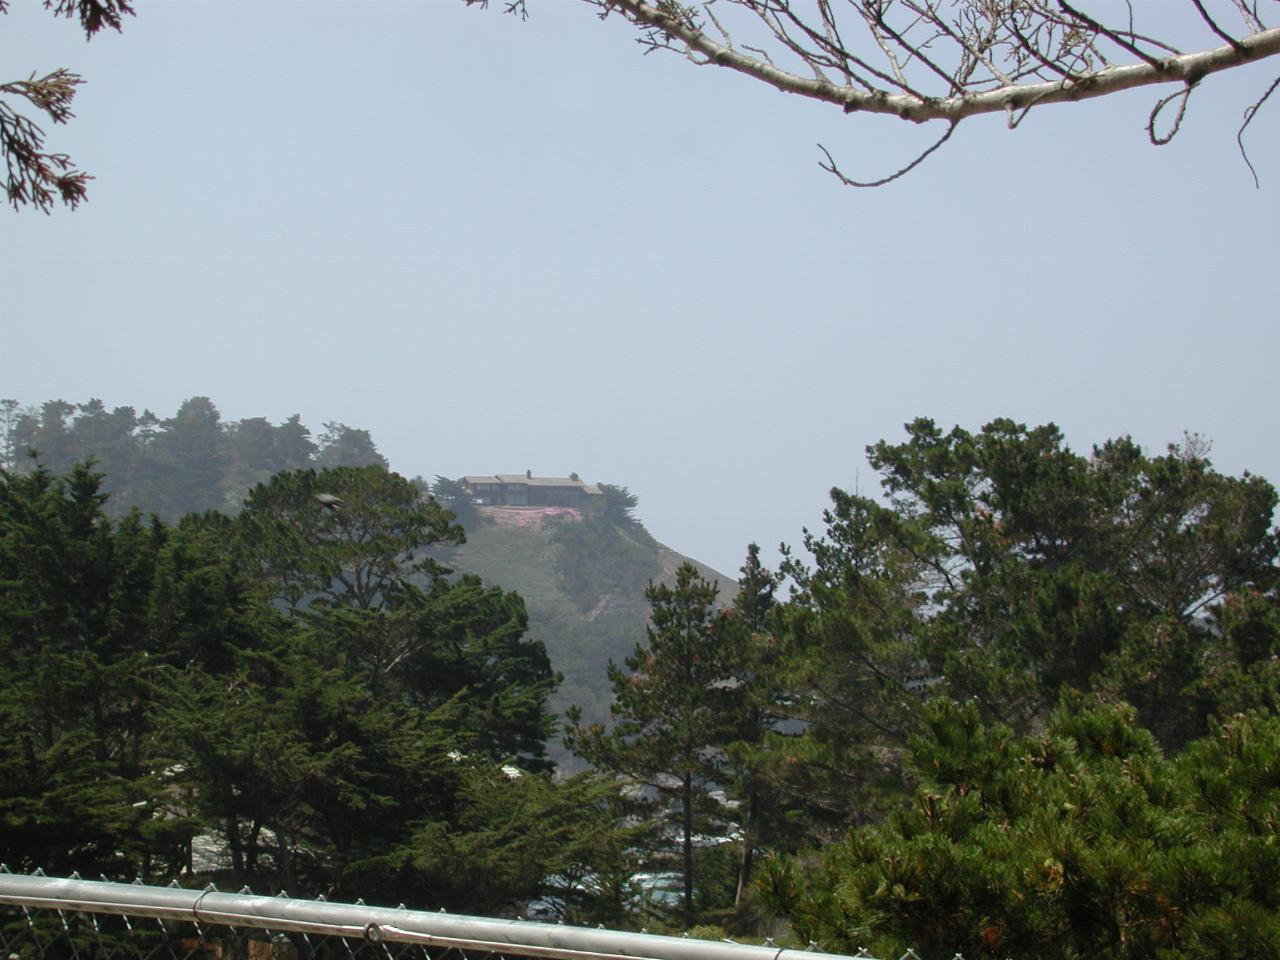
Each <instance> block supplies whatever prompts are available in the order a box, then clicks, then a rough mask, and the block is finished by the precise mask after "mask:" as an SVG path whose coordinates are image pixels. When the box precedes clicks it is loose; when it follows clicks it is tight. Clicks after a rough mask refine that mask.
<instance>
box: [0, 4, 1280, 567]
mask: <svg viewBox="0 0 1280 960" xmlns="http://www.w3.org/2000/svg"><path fill="white" fill-rule="evenodd" d="M496 6H500V4H499V5H496ZM13 8H14V9H13V10H12V12H11V13H10V14H9V16H8V17H6V18H3V19H0V65H2V66H0V72H3V74H4V76H5V78H6V79H11V78H14V77H18V76H26V75H27V74H28V73H30V72H31V71H32V70H38V71H41V72H44V71H47V70H49V69H52V68H53V67H55V66H67V67H69V68H72V69H75V70H77V71H79V72H81V73H82V74H84V75H85V77H86V78H87V79H88V81H89V82H88V84H87V85H86V86H85V87H84V88H83V90H82V93H81V94H80V96H79V98H78V100H77V104H76V112H77V114H78V116H77V117H76V119H75V120H74V121H73V122H72V124H71V125H70V126H68V127H61V128H57V129H56V130H51V131H50V144H51V145H52V146H54V147H56V148H58V149H63V150H66V151H67V152H69V153H71V154H72V156H74V157H75V158H76V160H77V161H78V162H79V163H80V164H81V165H82V166H83V167H84V168H85V169H87V170H89V171H90V172H91V173H93V174H94V175H95V176H96V177H97V179H96V180H95V181H94V182H93V184H92V192H91V200H90V202H89V203H88V204H87V205H86V206H84V207H82V208H81V209H80V210H79V211H77V212H75V213H71V212H68V211H62V210H60V211H58V212H56V213H54V214H53V215H52V216H48V217H46V216H43V215H40V214H38V213H32V212H26V213H23V214H13V213H12V212H9V211H6V212H4V213H3V214H0V244H2V247H3V253H2V256H0V272H2V276H0V283H2V293H0V296H2V298H3V299H2V301H0V303H2V308H3V315H2V322H3V331H2V333H3V336H2V337H0V396H5V397H15V398H17V399H19V400H21V401H22V402H24V403H38V402H41V401H43V400H47V399H52V398H58V397H60V398H64V399H67V400H69V401H72V402H82V401H84V400H87V399H89V398H90V397H100V398H101V399H102V400H103V401H104V402H105V403H106V404H107V406H108V407H112V406H119V405H131V406H134V407H137V408H138V409H139V410H141V409H142V408H144V407H148V408H151V409H152V410H154V411H156V412H157V413H158V414H160V415H161V416H167V415H170V414H172V413H173V411H174V410H175V409H176V408H177V406H178V405H179V403H180V402H181V401H182V400H183V399H184V398H186V397H189V396H192V395H197V394H203V395H207V396H209V397H211V398H212V399H213V400H214V402H215V403H216V404H217V405H218V407H219V409H220V410H221V411H222V415H223V417H224V419H229V420H231V419H240V418H242V417H251V416H266V417H269V418H271V419H272V420H273V421H280V420H283V419H284V418H286V417H287V416H289V415H290V414H293V413H300V414H301V415H302V418H303V421H304V422H305V423H307V424H308V425H309V426H311V428H312V429H313V431H314V432H316V433H319V432H320V429H321V423H322V422H323V421H326V420H341V421H343V422H345V423H348V424H350V425H352V426H358V427H363V428H367V429H369V430H370V431H371V432H372V433H373V436H374V438H375V440H376V441H377V443H378V445H379V447H380V449H381V450H382V451H383V452H384V453H385V455H386V456H387V457H388V458H389V459H390V461H391V463H392V465H393V467H394V468H395V469H397V470H398V471H400V472H402V473H405V474H407V475H410V476H412V475H414V474H419V473H420V474H424V475H428V476H430V475H433V474H437V473H439V474H446V475H449V476H458V475H461V474H464V473H492V472H515V471H523V470H525V469H526V468H531V469H532V470H534V472H535V473H543V474H567V473H569V472H570V471H577V472H578V473H580V474H581V475H582V476H583V477H584V478H585V479H589V480H598V481H607V482H613V483H619V484H625V485H627V486H629V487H630V488H631V489H632V491H633V492H634V493H636V494H637V495H638V496H639V498H640V510H639V513H640V515H641V517H642V518H643V519H644V521H645V522H646V524H647V525H648V526H649V528H650V530H651V531H652V532H653V533H654V534H655V535H656V536H657V537H658V538H659V539H661V540H663V541H664V542H666V543H668V544H670V545H671V546H673V547H675V548H676V549H678V550H681V551H683V552H685V553H688V554H691V555H694V556H696V557H698V558H699V559H701V560H704V561H706V562H709V563H711V564H712V565H713V566H716V567H718V568H719V569H721V570H723V571H725V572H729V573H733V572H735V571H736V569H737V567H738V565H739V564H740V562H741V559H742V556H743V554H744V553H745V547H746V544H747V543H748V542H749V541H751V540H757V541H759V542H760V543H761V544H763V545H765V546H766V547H767V548H770V550H769V553H770V555H771V556H772V555H773V554H772V548H773V547H774V546H776V544H777V543H778V542H779V541H780V540H786V541H788V542H793V543H794V542H798V541H799V539H800V535H801V534H800V531H801V528H802V527H804V526H806V525H807V526H810V527H813V526H817V525H819V524H820V514H821V511H822V509H823V507H824V505H825V503H826V492H827V490H828V489H829V488H830V487H832V486H833V485H838V486H845V487H852V486H853V485H854V484H855V483H856V482H858V481H859V478H860V481H861V484H862V486H863V488H864V489H865V488H866V487H868V486H869V485H872V484H873V483H874V478H873V476H872V475H871V474H870V472H869V470H868V468H867V467H866V464H865V454H864V448H865V446H866V445H867V444H868V443H872V442H874V441H876V440H878V439H880V438H891V439H896V438H900V437H901V436H902V424H903V423H904V422H905V421H907V420H910V419H912V418H914V417H916V416H920V415H925V416H931V417H933V418H935V419H936V420H938V421H939V422H940V423H942V424H944V425H945V426H947V427H950V426H951V425H953V424H957V423H958V424H961V425H963V426H966V427H969V428H973V429H976V428H978V427H979V426H981V425H982V424H983V423H985V422H987V421H989V420H990V419H992V418H994V417H997V416H1010V417H1014V418H1016V419H1019V420H1022V421H1025V422H1028V423H1042V422H1046V421H1050V420H1052V421H1054V422H1056V423H1058V424H1059V425H1060V426H1062V428H1063V429H1064V430H1065V431H1066V434H1067V436H1068V438H1069V440H1070V442H1071V443H1072V444H1073V445H1074V446H1076V447H1078V448H1083V449H1087V448H1088V447H1089V445H1091V444H1092V443H1094V442H1100V441H1102V440H1104V439H1106V438H1109V437H1113V436H1117V435H1120V434H1124V433H1129V434H1132V435H1133V436H1134V437H1135V438H1136V439H1137V440H1139V441H1140V442H1142V443H1143V444H1146V445H1150V446H1152V447H1155V448H1157V449H1159V448H1162V447H1163V446H1164V444H1165V443H1167V442H1169V441H1176V440H1179V439H1180V438H1181V436H1182V434H1183V432H1184V431H1196V432H1199V433H1201V434H1203V435H1205V436H1207V437H1209V438H1210V439H1212V441H1213V444H1214V447H1213V457H1214V460H1215V462H1216V463H1217V464H1218V466H1219V467H1220V468H1222V469H1224V470H1227V471H1230V472H1233V473H1237V472H1240V471H1242V470H1244V469H1250V470H1252V471H1253V472H1255V473H1260V474H1262V475H1264V476H1266V477H1268V478H1269V479H1271V480H1272V481H1273V482H1280V428H1278V426H1277V410H1278V409H1280V403H1278V402H1277V392H1278V391H1277V386H1276V375H1277V366H1278V364H1277V361H1278V358H1280V333H1278V332H1277V331H1278V329H1280V327H1278V324H1277V319H1280V306H1278V303H1277V295H1276V293H1275V288H1274V287H1273V286H1272V285H1271V284H1272V282H1273V281H1274V280H1275V277H1276V274H1277V273H1278V272H1280V249H1278V247H1280V244H1278V243H1277V223H1278V222H1280V217H1278V214H1280V102H1277V103H1273V104H1271V105H1270V107H1269V108H1267V109H1266V110H1264V112H1263V113H1262V114H1260V115H1259V117H1258V119H1257V121H1256V122H1255V124H1254V126H1253V127H1252V128H1251V133H1250V137H1251V140H1250V144H1251V154H1252V156H1253V158H1254V162H1255V165H1256V166H1257V167H1258V169H1259V173H1260V175H1261V177H1262V189H1261V190H1260V191H1259V190H1255V189H1254V185H1253V181H1252V179H1251V177H1250V176H1249V174H1248V172H1247V170H1246V169H1245V167H1244V165H1243V163H1242V162H1241V160H1240V157H1239V155H1238V153H1237V151H1236V146H1235V130H1236V127H1237V126H1238V124H1239V120H1240V114H1241V112H1242V111H1243V110H1244V108H1245V107H1246V106H1247V105H1248V104H1249V103H1251V102H1252V101H1253V100H1254V99H1256V97H1257V96H1258V95H1259V94H1260V93H1261V92H1262V91H1263V90H1264V89H1265V88H1266V85H1267V84H1268V83H1269V82H1270V81H1271V80H1272V79H1273V78H1274V77H1275V75H1276V73H1277V72H1278V71H1280V63H1277V61H1275V60H1273V61H1271V62H1264V63H1262V64H1258V65H1254V66H1252V67H1250V68H1249V69H1247V70H1241V71H1236V72H1234V73H1233V74H1232V75H1229V76H1222V77H1217V78H1211V79H1210V80H1209V81H1207V82H1206V83H1205V85H1204V87H1203V89H1201V90H1200V91H1199V92H1198V93H1197V95H1196V96H1195V97H1194V98H1193V99H1192V102H1191V106H1190V109H1189V112H1188V116H1187V120H1186V122H1185V125H1184V129H1183V132H1182V134H1181V136H1180V137H1179V138H1178V139H1177V140H1176V141H1175V142H1174V144H1173V145H1172V146H1169V147H1165V148H1162V149H1157V148H1153V147H1151V146H1149V145H1148V144H1147V142H1146V135H1145V132H1144V129H1143V127H1144V124H1145V122H1146V117H1147V111H1148V109H1149V106H1150V104H1151V102H1152V101H1153V100H1154V98H1155V96H1156V94H1154V93H1153V92H1151V91H1147V92H1138V93H1133V94H1127V95H1124V96H1121V97H1118V98H1114V99H1111V100H1108V101H1095V102H1093V103H1091V104H1087V105H1083V106H1069V107H1064V106H1055V107H1048V108H1045V109H1043V110H1041V111H1040V112H1038V113H1033V114H1032V115H1031V117H1030V118H1029V119H1028V120H1027V121H1026V123H1025V124H1024V125H1023V127H1022V128H1021V129H1019V130H1018V131H1017V132H1013V133H1011V132H1009V131H1007V130H1006V129H1005V128H1004V124H1003V119H1002V118H999V117H992V118H986V119H979V120H974V121H970V122H968V123H967V124H965V125H964V126H962V127H961V128H960V130H959V132H958V133H957V134H956V136H955V137H954V138H953V140H952V143H951V144H950V145H948V147H947V148H946V149H945V151H944V152H942V153H941V154H939V155H938V156H937V157H936V158H935V159H934V160H932V161H931V162H930V163H928V164H926V165H925V166H924V167H922V168H921V169H919V170H918V171H917V172H916V173H914V174H913V175H911V176H910V177H908V178H906V179H905V180H903V181H900V182H898V183H896V184H893V185H891V186H890V187H887V188H884V189H881V190H876V191H854V190H849V189H845V188H842V187H840V186H838V185H837V184H836V183H835V182H834V181H833V180H832V179H831V178H830V177H829V176H828V175H826V174H824V173H823V172H822V171H820V170H819V169H818V167H817V161H818V159H819V158H820V153H819V151H818V149H817V147H816V144H817V143H818V142H822V143H824V144H826V145H827V146H828V147H829V148H830V149H831V150H832V151H833V152H834V153H836V154H837V156H839V157H840V159H841V161H842V163H843V164H844V165H845V166H846V168H847V169H848V171H849V172H850V173H852V174H854V175H866V176H871V175H878V174H882V173H884V172H886V171H887V170H889V169H892V167H893V165H894V164H895V163H896V162H900V161H902V160H904V159H905V158H907V157H908V156H909V155H910V153H911V151H912V149H913V147H914V146H915V145H917V144H919V143H922V142H924V141H925V140H926V139H927V138H928V137H930V136H932V135H934V133H935V131H933V130H928V129H926V130H919V129H916V128H911V127H908V126H907V125H905V124H901V123H899V122H897V121H893V120H884V119H875V118H866V117H859V116H855V117H845V116H843V115H841V114H840V113H838V112H837V111H835V110H834V109H833V108H830V107H823V106H821V105H817V104H810V103H808V102H805V101H802V100H799V99H796V98H792V97H784V96H783V95H781V94H778V93H775V92H773V91H771V90H769V89H766V88H764V87H759V86H757V85H756V84H755V83H754V82H753V81H749V80H746V79H744V78H741V77H737V76H732V75H730V74H728V73H724V72H720V71H714V70H711V69H706V68H703V69H698V68H695V67H693V66H692V65H690V64H689V63H688V62H686V61H684V60H682V59H679V58H677V57H675V56H660V55H654V56H649V57H644V56H642V55H641V51H640V49H639V48H638V47H637V46H635V45H634V44H633V43H632V42H631V34H630V33H629V31H628V30H627V29H626V28H625V26H624V25H623V24H621V22H620V21H618V20H617V19H616V18H614V19H613V20H612V21H610V22H605V23H601V22H599V21H598V20H597V19H596V18H595V17H594V16H593V15H592V13H591V11H590V10H589V9H588V8H587V7H586V6H585V5H582V4H579V3H577V2H574V0H537V2H536V3H533V4H532V11H533V17H532V19H530V20H529V22H527V23H520V22H519V21H517V20H515V19H514V18H511V17H505V16H502V15H500V14H499V13H498V12H497V11H496V10H491V11H489V12H487V13H482V12H479V11H475V10H467V9H464V8H463V6H462V4H461V3H460V2H459V0H412V2H390V0H379V2H366V3H355V2H324V0H313V2H301V0H293V2H285V0H260V2H254V3H251V2H232V0H220V2H217V3H214V2H182V3H178V2H168V3H146V2H143V3H140V4H139V16H137V17H136V18H135V19H131V20H129V21H128V22H127V23H126V25H125V30H124V32H123V33H122V34H119V35H115V34H112V35H101V36H99V37H98V38H97V39H95V40H94V41H93V42H92V43H90V44H88V45H86V44H85V42H84V40H83V38H82V36H81V35H80V34H79V32H78V31H77V29H76V26H75V24H74V23H70V22H65V21H55V20H54V19H53V18H52V17H51V16H50V15H49V14H47V13H46V12H45V11H43V10H42V9H41V8H40V4H39V3H37V2H35V0H15V2H14V3H13ZM1273 99H1275V98H1273Z"/></svg>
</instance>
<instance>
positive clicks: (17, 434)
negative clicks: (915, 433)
mask: <svg viewBox="0 0 1280 960" xmlns="http://www.w3.org/2000/svg"><path fill="white" fill-rule="evenodd" d="M0 415H2V419H0V428H3V434H0V454H2V455H3V466H4V467H5V468H6V469H9V470H12V471H15V472H17V473H23V472H25V471H29V470H31V469H33V468H34V467H35V466H36V465H41V466H43V467H45V468H47V469H48V470H50V471H51V472H52V473H54V474H60V473H65V472H67V471H69V470H70V469H71V468H72V467H73V466H74V465H75V464H77V463H82V462H85V461H88V460H90V459H92V460H93V461H94V470H95V471H97V472H99V473H101V474H102V480H101V491H102V493H103V494H106V495H107V497H108V499H107V500H106V501H105V503H104V507H103V509H104V510H105V511H106V513H107V515H108V516H112V517H122V516H124V515H125V514H127V513H128V511H129V510H132V509H137V510H140V511H141V512H142V513H143V514H144V515H148V514H152V513H154V514H156V515H157V516H159V517H160V518H161V519H162V520H165V521H168V522H173V521H175V520H177V519H179V518H181V517H182V516H183V515H184V514H187V513H199V512H203V511H205V510H218V511H221V512H224V513H228V514H236V513H238V512H239V511H240V509H241V507H242V504H243V502H244V499H245V497H246V496H248V494H249V492H250V490H251V489H252V488H253V487H254V486H255V485H256V484H259V483H263V482H266V481H268V480H270V478H271V477H272V476H274V475H276V474H278V473H281V472H286V471H295V470H300V469H305V468H316V469H323V468H326V467H337V466H352V467H354V466H364V465H369V464H376V465H381V466H383V467H387V466H388V463H387V461H386V459H385V458H384V457H383V456H382V454H381V453H379V452H378V449H377V446H376V444H375V442H374V440H373V438H372V437H371V436H370V434H369V432H368V431H367V430H361V429H357V428H354V427H349V426H347V425H346V424H343V423H338V422H329V423H326V424H324V432H323V433H321V434H320V436H319V437H318V438H316V439H313V438H312V435H311V431H310V430H309V429H308V427H307V426H306V425H305V424H303V423H302V422H301V420H300V418H299V417H298V416H297V415H295V416H292V417H289V418H288V419H287V420H285V421H284V422H283V423H279V424H272V423H270V422H269V421H267V420H266V419H265V418H263V417H254V418H251V419H247V420H240V421H223V420H222V418H221V415H220V414H219V412H218V408H217V407H216V406H215V405H214V403H213V402H212V401H211V400H210V399H209V398H207V397H192V398H190V399H188V400H186V401H185V402H183V404H182V405H181V406H180V407H179V409H178V411H177V412H176V413H175V414H174V415H173V416H171V417H168V418H165V419H160V418H159V417H157V416H156V415H155V414H153V413H151V412H150V411H143V412H142V413H141V414H138V413H137V412H136V411H135V410H134V408H132V407H116V408H114V409H113V410H111V411H108V410H107V408H106V406H105V405H104V404H103V402H102V401H101V400H97V399H93V400H89V401H86V402H84V403H80V404H71V403H67V402H66V401H63V400H52V401H47V402H45V403H43V404H41V405H40V406H39V407H31V408H25V409H24V408H22V407H20V406H19V404H18V403H17V402H16V401H14V400H3V401H0ZM32 450H34V451H35V452H36V453H37V454H38V456H36V457H35V458H32V457H31V456H30V455H29V451H32ZM415 482H416V483H417V484H418V486H419V488H420V489H421V490H423V491H424V492H427V491H432V492H434V493H436V494H437V495H438V496H439V498H440V500H441V502H443V503H444V504H446V505H447V506H448V507H449V508H450V509H451V510H453V511H454V512H455V514H456V516H457V519H458V521H459V522H460V523H461V525H462V526H464V527H465V529H466V542H465V543H464V544H454V543H452V542H451V543H447V544H435V545H434V546H433V550H434V554H435V556H436V557H437V558H438V559H440V560H442V561H443V562H445V563H446V564H447V565H448V566H449V567H451V568H452V569H455V570H456V571H458V572H459V573H470V574H475V575H478V576H480V577H481V578H482V579H483V580H484V581H485V582H486V583H489V584H500V585H502V586H503V588H504V589H507V590H513V591H515V592H517V593H519V594H520V596H521V597H523V598H524V600H525V603H526V605H527V611H528V616H529V635H530V637H531V638H532V639H534V640H536V641H538V642H541V643H543V644H545V646H546V647H547V649H548V651H549V652H550V655H551V658H552V665H553V668H554V669H555V670H556V671H558V672H559V673H561V674H562V675H563V678H564V679H563V681H562V683H561V685H560V687H559V689H558V690H557V691H556V692H555V693H554V694H553V695H552V699H551V708H552V710H553V712H555V713H556V714H557V715H559V714H563V712H564V711H565V710H566V709H567V708H568V707H569V706H571V705H574V704H577V705H579V706H581V707H582V708H583V709H584V711H585V713H586V715H587V716H589V717H591V718H592V719H600V720H602V719H605V718H606V717H607V715H608V709H609V700H610V698H611V693H610V691H609V686H608V681H607V679H606V677H605V670H606V668H607V666H608V664H609V661H610V660H618V661H620V660H621V659H622V658H623V657H624V656H626V655H627V654H628V653H629V652H630V651H631V648H632V647H633V646H634V645H635V643H636V641H637V640H639V639H641V638H643V636H644V627H645V623H646V621H647V619H648V610H649V607H648V603H647V602H646V601H645V596H644V591H645V587H646V586H648V583H649V580H650V579H655V580H658V581H663V582H669V581H670V580H671V579H672V578H673V576H674V573H675V570H676V568H677V567H678V566H679V565H680V563H682V562H684V561H685V560H686V559H687V558H686V557H683V556H681V555H680V554H677V553H675V552H674V551H672V550H670V549H669V548H667V547H665V546H663V545H662V544H660V543H658V542H657V541H656V540H654V539H653V537H651V536H650V535H649V533H648V531H647V530H645V529H644V526H643V524H642V523H641V522H640V521H639V520H638V519H637V518H636V516H635V514H634V508H635V506H636V498H635V497H634V496H633V495H632V494H631V493H630V492H629V491H628V490H627V489H626V488H625V487H614V486H610V485H608V484H606V485H605V488H606V490H607V491H609V502H610V507H609V509H607V510H606V511H604V512H603V513H602V514H601V515H600V516H590V517H584V516H581V515H579V514H576V512H574V511H566V512H561V513H560V514H559V515H555V516H550V517H548V518H547V520H546V522H545V523H543V522H542V521H541V519H540V518H539V517H538V516H536V515H529V514H526V515H525V516H523V517H522V518H521V519H520V522H516V521H515V520H513V519H512V517H511V516H510V515H506V516H504V511H493V510H487V509H484V508H479V509H477V508H475V507H474V506H473V505H472V504H471V503H470V502H469V500H468V498H467V497H466V496H465V491H462V489H461V487H459V486H458V485H457V484H456V483H454V482H451V481H449V480H447V479H446V478H437V480H436V481H435V482H434V483H431V484H429V483H428V482H427V481H425V480H423V479H421V478H417V479H415ZM506 513H507V514H510V511H507V512H506ZM699 569H700V570H701V571H702V572H703V573H704V575H706V576H708V577H709V578H711V579H712V580H714V581H715V582H717V583H718V584H719V586H720V589H721V597H722V600H723V601H724V602H726V603H727V602H729V601H730V600H731V599H732V597H733V592H734V590H735V589H736V585H735V584H734V582H733V580H732V579H730V578H728V577H724V576H722V575H721V574H718V573H716V572H715V571H712V570H710V569H709V568H705V567H699ZM557 756H558V758H559V759H561V760H565V759H567V758H566V756H565V755H564V753H563V751H560V750H557Z"/></svg>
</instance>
